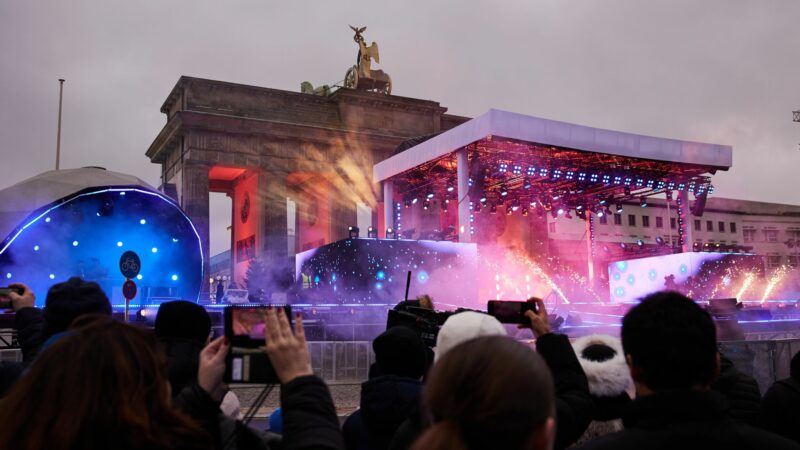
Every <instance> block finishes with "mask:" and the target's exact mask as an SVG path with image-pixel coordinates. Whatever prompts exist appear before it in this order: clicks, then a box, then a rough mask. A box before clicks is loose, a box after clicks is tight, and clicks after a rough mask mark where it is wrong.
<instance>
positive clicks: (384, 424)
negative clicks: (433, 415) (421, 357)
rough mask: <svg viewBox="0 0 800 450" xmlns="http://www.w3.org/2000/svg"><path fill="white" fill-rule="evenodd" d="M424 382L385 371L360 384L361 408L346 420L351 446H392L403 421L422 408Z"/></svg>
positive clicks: (356, 449)
mask: <svg viewBox="0 0 800 450" xmlns="http://www.w3.org/2000/svg"><path fill="white" fill-rule="evenodd" d="M421 395H422V383H421V382H420V381H419V380H415V379H412V378H405V377H398V376H395V375H385V376H380V377H376V378H373V379H371V380H369V381H367V382H365V383H364V384H362V385H361V408H360V409H359V410H357V411H355V412H354V413H353V414H351V415H350V417H348V418H347V420H346V421H345V422H344V426H343V428H342V433H343V434H344V442H345V447H346V448H347V449H348V450H385V449H387V448H389V442H391V440H392V436H394V433H395V431H397V429H398V427H399V426H400V424H402V423H403V422H404V421H405V420H406V419H408V418H409V417H410V416H411V415H412V414H414V413H415V412H416V411H417V410H418V409H419V402H420V396H421Z"/></svg>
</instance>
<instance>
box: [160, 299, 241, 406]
mask: <svg viewBox="0 0 800 450" xmlns="http://www.w3.org/2000/svg"><path fill="white" fill-rule="evenodd" d="M153 329H154V331H155V333H156V337H157V338H158V340H159V342H161V344H162V347H163V349H164V353H166V355H167V368H168V373H169V383H170V386H171V387H172V395H173V396H176V395H178V394H179V393H180V392H181V391H182V390H183V389H184V388H186V387H187V386H190V385H191V384H193V383H196V382H197V369H198V363H199V360H200V359H199V358H200V351H201V350H203V347H205V346H206V345H207V344H208V343H209V341H210V340H211V317H210V316H209V315H208V312H207V311H206V310H205V308H203V307H202V306H200V305H198V304H197V303H193V302H188V301H186V300H175V301H171V302H164V303H162V304H161V305H160V306H159V307H158V313H157V314H156V320H155V323H154V328H153ZM239 405H240V402H239V399H238V398H237V397H236V394H234V393H233V392H231V391H228V392H227V393H226V394H225V397H224V398H223V400H222V404H221V405H220V408H221V409H222V410H223V413H225V414H226V415H229V416H231V417H233V418H239V416H240V415H241V408H240V406H239Z"/></svg>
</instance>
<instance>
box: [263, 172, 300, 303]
mask: <svg viewBox="0 0 800 450" xmlns="http://www.w3.org/2000/svg"><path fill="white" fill-rule="evenodd" d="M287 175H288V174H287V173H286V172H283V171H266V170H265V171H263V172H261V173H259V175H258V199H259V203H260V206H261V209H260V217H261V221H260V224H259V227H258V234H259V235H260V237H261V243H260V247H261V248H260V252H259V253H260V255H259V256H260V257H261V258H262V259H263V261H264V263H265V265H266V266H267V267H268V268H269V271H270V273H271V275H272V280H273V282H274V284H275V286H274V288H273V291H282V290H284V289H285V288H287V287H288V285H289V284H291V281H292V276H293V275H294V267H293V265H292V264H291V261H290V258H289V242H288V230H287V229H286V225H287V217H286V216H287V212H286V196H287V194H288V192H287V189H286V176H287ZM256 245H258V243H257V244H256Z"/></svg>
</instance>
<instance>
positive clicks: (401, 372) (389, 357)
mask: <svg viewBox="0 0 800 450" xmlns="http://www.w3.org/2000/svg"><path fill="white" fill-rule="evenodd" d="M372 349H373V351H374V352H375V365H374V366H373V368H372V369H373V370H372V372H373V376H378V375H396V376H399V377H408V378H421V377H422V376H423V375H425V372H426V371H427V370H428V357H427V347H426V346H425V342H423V341H422V338H421V337H419V335H418V334H417V333H416V332H415V331H414V330H412V329H411V328H409V327H405V326H395V327H392V328H389V329H388V330H386V331H384V332H383V333H381V334H380V335H378V337H376V338H375V340H374V341H372Z"/></svg>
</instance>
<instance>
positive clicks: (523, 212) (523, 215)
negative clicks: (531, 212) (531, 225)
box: [520, 207, 528, 217]
mask: <svg viewBox="0 0 800 450" xmlns="http://www.w3.org/2000/svg"><path fill="white" fill-rule="evenodd" d="M520 214H522V217H527V216H528V208H525V207H523V208H522V212H521V213H520Z"/></svg>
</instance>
